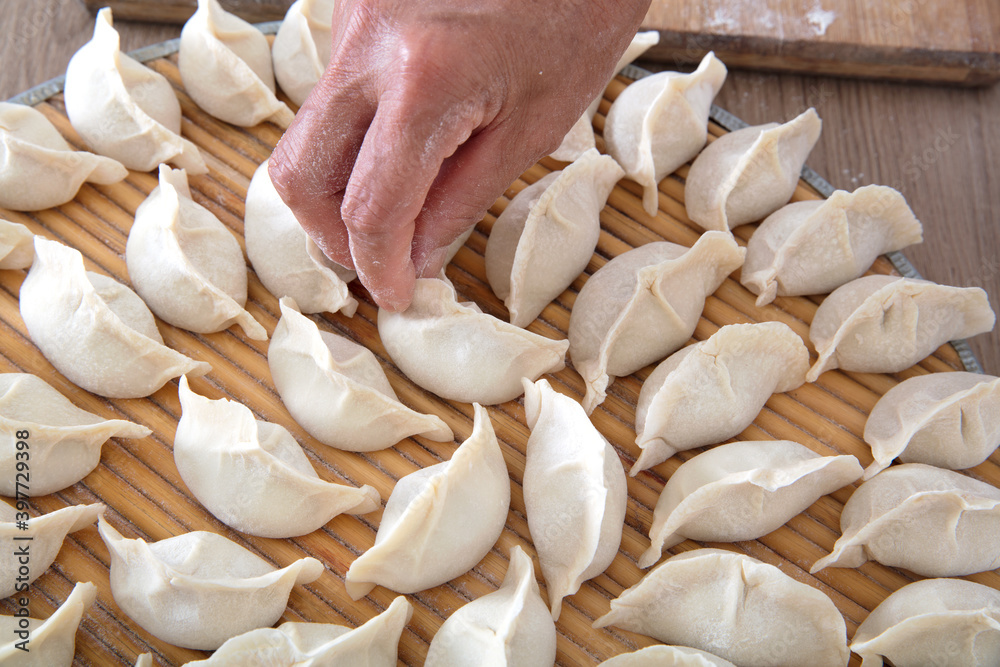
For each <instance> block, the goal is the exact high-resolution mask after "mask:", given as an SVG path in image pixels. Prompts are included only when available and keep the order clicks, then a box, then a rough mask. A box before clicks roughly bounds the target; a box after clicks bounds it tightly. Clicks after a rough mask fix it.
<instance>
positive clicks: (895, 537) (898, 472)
mask: <svg viewBox="0 0 1000 667" xmlns="http://www.w3.org/2000/svg"><path fill="white" fill-rule="evenodd" d="M840 530H841V532H842V533H843V534H842V535H841V536H840V538H839V539H838V540H837V543H836V544H835V545H834V546H833V551H832V552H831V553H830V555H828V556H824V557H823V558H820V559H819V560H818V561H816V563H815V564H814V565H813V566H812V568H811V569H810V570H809V571H810V572H813V573H815V572H819V571H820V570H822V569H823V568H826V567H859V566H861V565H862V564H863V563H865V562H866V561H869V560H874V561H877V562H879V563H882V564H883V565H888V566H890V567H901V568H905V569H907V570H910V571H911V572H913V573H915V574H919V575H921V576H924V577H959V576H964V575H967V574H974V573H976V572H985V571H987V570H995V569H996V568H998V567H1000V489H998V488H996V487H995V486H992V485H990V484H987V483H985V482H980V481H979V480H975V479H972V478H971V477H967V476H965V475H963V474H961V473H957V472H952V471H951V470H942V469H941V468H935V467H934V466H928V465H924V464H922V463H904V464H902V465H898V466H893V467H891V468H888V469H886V470H883V471H882V472H880V473H879V474H878V475H875V476H874V477H872V478H871V479H870V480H868V481H867V482H865V483H864V484H862V485H861V486H860V487H858V490H857V491H855V492H854V494H853V495H851V497H850V499H849V500H848V501H847V503H845V504H844V511H843V512H842V513H841V515H840Z"/></svg>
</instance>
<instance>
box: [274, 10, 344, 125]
mask: <svg viewBox="0 0 1000 667" xmlns="http://www.w3.org/2000/svg"><path fill="white" fill-rule="evenodd" d="M336 4H337V3H336V0H296V1H295V2H293V3H292V6H291V7H289V8H288V11H287V12H285V20H284V21H282V22H281V27H279V28H278V34H277V35H275V37H274V44H273V45H272V46H271V59H272V61H273V63H274V78H275V79H277V81H278V85H279V86H281V89H282V90H283V91H285V94H286V95H288V98H289V99H290V100H292V102H294V103H295V104H296V105H297V106H302V103H303V102H305V101H306V98H307V97H308V96H309V92H310V91H311V90H312V89H313V86H315V85H316V82H317V81H319V78H320V77H321V76H323V71H324V70H325V69H326V64H327V63H328V62H330V50H331V46H332V42H333V36H332V35H331V30H330V23H331V21H332V20H333V9H334V7H335V6H336Z"/></svg>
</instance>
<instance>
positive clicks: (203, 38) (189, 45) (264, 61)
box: [177, 0, 295, 129]
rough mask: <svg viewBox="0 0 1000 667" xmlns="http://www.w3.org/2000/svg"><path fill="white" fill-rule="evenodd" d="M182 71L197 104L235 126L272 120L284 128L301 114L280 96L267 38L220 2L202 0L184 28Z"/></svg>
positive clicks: (251, 124) (188, 91) (181, 55)
mask: <svg viewBox="0 0 1000 667" xmlns="http://www.w3.org/2000/svg"><path fill="white" fill-rule="evenodd" d="M177 64H178V69H179V70H180V73H181V80H182V81H183V82H184V89H185V90H186V91H187V93H188V95H190V96H191V99H193V100H194V101H195V103H196V104H197V105H198V106H199V107H201V108H202V109H204V110H205V111H207V112H208V113H210V114H211V115H213V116H215V117H216V118H218V119H219V120H224V121H226V122H227V123H232V124H233V125H239V126H242V127H252V126H254V125H257V124H259V123H263V122H264V121H266V120H267V121H271V122H272V123H274V124H275V125H277V126H278V127H280V128H282V129H284V128H287V127H288V125H289V124H290V123H291V122H292V119H293V118H294V117H295V114H294V113H293V112H292V110H291V109H289V108H288V105H287V104H285V103H284V102H282V101H281V100H279V99H278V98H277V97H275V94H274V90H275V86H274V70H273V68H272V65H271V47H270V46H269V45H268V43H267V38H266V37H265V36H264V33H262V32H261V31H260V30H258V29H257V28H255V27H253V26H252V25H250V24H249V23H247V22H246V21H244V20H243V19H241V18H240V17H238V16H236V15H235V14H231V13H229V12H227V11H226V10H225V9H223V8H222V6H221V5H220V4H219V2H218V0H198V11H196V12H195V13H194V15H193V16H192V17H191V18H190V19H188V20H187V23H185V24H184V28H183V29H182V30H181V42H180V52H179V54H178V63H177Z"/></svg>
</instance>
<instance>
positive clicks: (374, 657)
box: [185, 596, 413, 667]
mask: <svg viewBox="0 0 1000 667" xmlns="http://www.w3.org/2000/svg"><path fill="white" fill-rule="evenodd" d="M412 615H413V607H412V606H411V605H410V603H409V602H407V600H406V598H404V597H402V596H400V597H397V598H396V599H395V600H393V601H392V604H391V605H389V608H388V609H386V610H385V611H384V612H382V613H381V614H379V615H378V616H376V617H375V618H373V619H371V620H370V621H368V622H367V623H365V624H364V625H362V626H360V627H358V628H356V629H351V628H348V627H346V626H343V625H333V624H332V623H282V624H281V625H279V626H278V627H277V628H260V629H259V630H251V631H250V632H247V633H244V634H242V635H239V636H237V637H233V638H232V639H230V640H228V641H227V642H226V643H225V644H223V645H222V646H220V647H219V650H217V651H216V652H215V653H213V654H212V657H211V658H208V659H207V660H198V661H195V662H189V663H187V665H186V666H185V667H245V666H246V665H259V666H261V667H264V666H274V667H279V666H282V665H290V666H291V665H295V666H300V667H309V666H314V667H320V666H323V665H328V666H332V665H365V667H395V665H396V664H397V646H398V644H399V637H400V635H401V634H403V630H404V629H405V628H406V624H407V623H409V622H410V617H411V616H412Z"/></svg>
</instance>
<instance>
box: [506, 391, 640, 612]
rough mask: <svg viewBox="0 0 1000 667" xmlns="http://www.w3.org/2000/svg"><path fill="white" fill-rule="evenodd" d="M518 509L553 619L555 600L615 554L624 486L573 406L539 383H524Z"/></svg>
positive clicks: (614, 457)
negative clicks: (521, 493) (520, 504)
mask: <svg viewBox="0 0 1000 667" xmlns="http://www.w3.org/2000/svg"><path fill="white" fill-rule="evenodd" d="M524 415H525V420H526V422H527V424H528V428H529V429H531V435H530V436H528V444H527V445H526V448H527V450H526V451H527V454H526V462H525V467H524V484H523V486H524V505H525V509H526V512H527V515H528V530H529V531H530V532H531V540H532V542H533V543H534V544H535V549H536V550H537V551H538V562H539V564H540V566H541V568H542V574H543V575H544V576H545V583H546V585H547V587H548V592H549V604H550V605H551V607H552V618H553V620H558V619H559V614H560V611H561V610H562V600H563V598H564V597H566V596H568V595H573V594H575V593H576V592H577V591H579V590H580V586H581V585H582V584H583V582H585V581H587V580H588V579H592V578H594V577H596V576H597V575H599V574H601V573H602V572H604V571H605V570H606V569H608V566H609V565H611V561H613V560H614V558H615V556H616V555H617V554H618V548H619V546H620V545H621V541H622V527H623V526H624V523H625V505H626V501H627V499H628V498H627V496H628V493H627V488H626V484H625V470H624V468H623V467H622V462H621V459H619V458H618V454H617V453H616V452H615V450H614V448H613V447H611V444H610V443H609V442H608V441H607V439H606V438H605V437H604V436H603V435H601V433H600V432H599V431H598V430H597V429H596V428H595V427H594V425H593V424H592V423H591V422H590V419H589V418H588V417H587V413H586V412H584V410H583V408H582V407H580V404H579V403H577V402H576V401H575V400H573V399H572V398H570V397H568V396H565V395H563V394H559V393H557V392H556V391H554V390H553V389H552V386H551V385H550V384H549V383H548V381H546V380H539V381H537V382H534V383H532V382H529V381H528V380H527V378H525V380H524Z"/></svg>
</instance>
